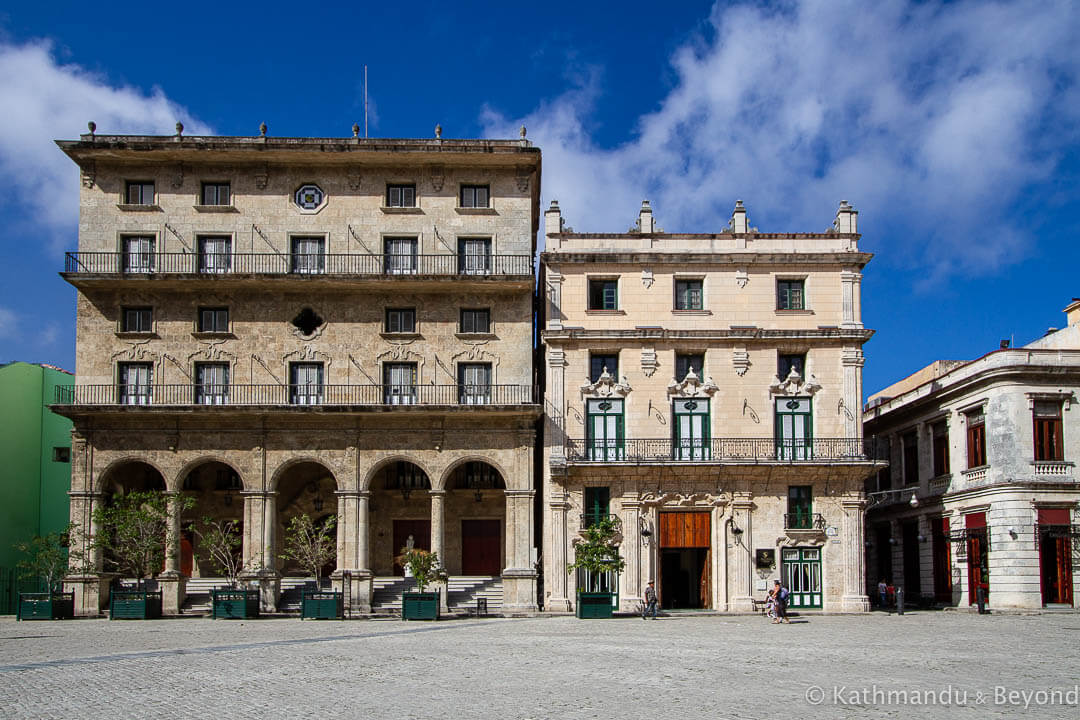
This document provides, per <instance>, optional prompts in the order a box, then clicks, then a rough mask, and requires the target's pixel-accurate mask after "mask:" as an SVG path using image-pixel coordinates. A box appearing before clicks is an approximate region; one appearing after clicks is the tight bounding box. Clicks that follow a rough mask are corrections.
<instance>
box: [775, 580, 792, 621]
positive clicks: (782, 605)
mask: <svg viewBox="0 0 1080 720" xmlns="http://www.w3.org/2000/svg"><path fill="white" fill-rule="evenodd" d="M788 595H790V593H789V592H788V589H787V588H786V587H784V586H783V585H781V584H780V581H779V580H774V581H773V602H774V603H775V604H776V619H775V620H773V623H774V624H777V625H779V624H780V623H782V622H786V623H787V624H788V625H790V624H791V620H789V619H788V616H787V601H788Z"/></svg>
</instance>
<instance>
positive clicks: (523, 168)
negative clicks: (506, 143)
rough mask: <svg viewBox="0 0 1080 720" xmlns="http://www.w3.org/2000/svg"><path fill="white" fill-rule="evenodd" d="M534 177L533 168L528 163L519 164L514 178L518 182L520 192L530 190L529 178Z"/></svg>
mask: <svg viewBox="0 0 1080 720" xmlns="http://www.w3.org/2000/svg"><path fill="white" fill-rule="evenodd" d="M531 177H532V168H531V167H529V166H528V165H518V166H517V172H516V175H515V176H514V180H515V181H516V182H517V189H518V192H528V190H529V179H530V178H531Z"/></svg>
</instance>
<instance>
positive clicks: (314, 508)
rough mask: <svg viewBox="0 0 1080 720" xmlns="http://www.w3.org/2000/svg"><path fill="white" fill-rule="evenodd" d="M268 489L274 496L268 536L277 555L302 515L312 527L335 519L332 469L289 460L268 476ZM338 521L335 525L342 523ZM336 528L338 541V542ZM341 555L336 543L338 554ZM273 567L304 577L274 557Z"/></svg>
mask: <svg viewBox="0 0 1080 720" xmlns="http://www.w3.org/2000/svg"><path fill="white" fill-rule="evenodd" d="M270 489H271V491H272V492H273V493H274V494H275V496H274V509H275V514H274V519H273V527H272V530H271V532H272V534H273V537H274V538H276V541H275V544H276V547H277V549H278V551H279V552H281V551H283V550H284V549H285V547H286V544H287V542H288V531H289V527H290V523H291V522H292V521H293V520H294V519H296V518H299V517H301V516H304V515H306V516H307V517H308V518H310V519H311V520H313V521H315V522H316V523H325V521H326V519H327V518H328V517H329V516H330V515H337V512H338V500H337V497H336V492H337V491H338V490H339V485H338V479H337V476H336V475H335V474H334V471H333V469H332V468H331V467H330V466H329V465H328V464H327V463H326V462H324V461H322V460H319V459H317V458H314V457H311V456H300V457H294V458H290V459H289V460H287V461H285V462H283V463H281V464H280V465H279V466H278V467H277V468H276V469H275V471H274V473H273V475H272V476H271V482H270ZM342 521H343V519H342V518H338V522H339V523H340V522H342ZM340 537H341V535H340V528H339V531H338V538H339V540H340ZM340 551H341V545H340V542H339V543H338V552H339V553H340ZM339 562H340V557H336V558H334V559H333V560H332V561H331V562H330V563H329V565H328V566H327V567H325V568H324V570H326V571H328V572H329V571H332V570H333V569H335V568H336V567H337V566H338V563H339ZM273 567H274V568H275V569H276V570H277V571H278V572H280V573H282V574H283V575H285V576H289V577H305V576H306V575H307V570H306V569H305V568H304V567H303V565H302V564H301V563H300V562H298V561H297V560H296V559H295V558H294V559H286V558H284V557H281V556H278V557H275V558H274V559H273Z"/></svg>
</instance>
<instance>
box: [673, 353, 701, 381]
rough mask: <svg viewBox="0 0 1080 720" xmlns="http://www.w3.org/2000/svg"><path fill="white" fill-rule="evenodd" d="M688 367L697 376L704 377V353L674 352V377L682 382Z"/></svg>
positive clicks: (688, 370)
mask: <svg viewBox="0 0 1080 720" xmlns="http://www.w3.org/2000/svg"><path fill="white" fill-rule="evenodd" d="M690 368H694V374H695V375H697V376H698V377H699V378H701V377H704V376H705V373H704V368H705V353H675V379H676V380H678V381H679V382H682V381H683V380H684V379H685V378H686V375H687V373H689V372H690Z"/></svg>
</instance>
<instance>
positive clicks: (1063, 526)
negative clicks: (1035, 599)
mask: <svg viewBox="0 0 1080 720" xmlns="http://www.w3.org/2000/svg"><path fill="white" fill-rule="evenodd" d="M1071 522H1072V520H1071V518H1070V512H1069V509H1068V508H1039V525H1038V528H1037V532H1038V533H1039V570H1040V573H1039V574H1040V575H1041V576H1042V601H1043V605H1051V604H1055V605H1057V604H1060V605H1072V602H1073V596H1072V584H1073V577H1072V542H1071V538H1070V537H1069V530H1070V523H1071Z"/></svg>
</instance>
